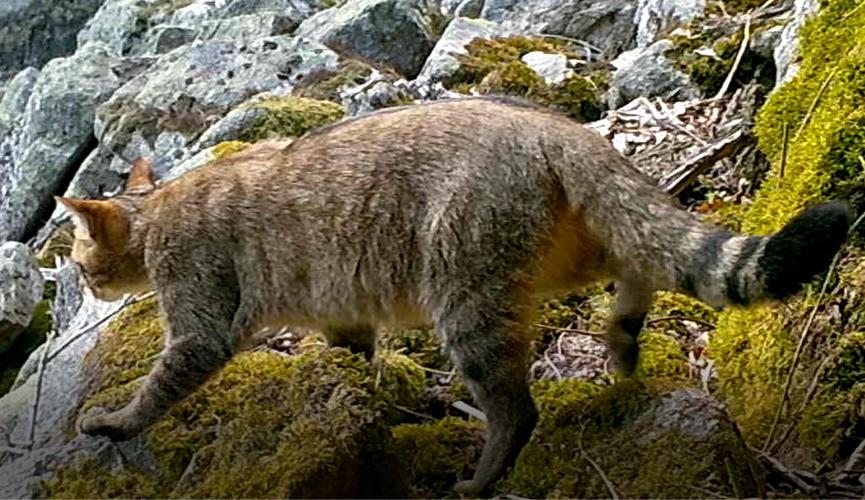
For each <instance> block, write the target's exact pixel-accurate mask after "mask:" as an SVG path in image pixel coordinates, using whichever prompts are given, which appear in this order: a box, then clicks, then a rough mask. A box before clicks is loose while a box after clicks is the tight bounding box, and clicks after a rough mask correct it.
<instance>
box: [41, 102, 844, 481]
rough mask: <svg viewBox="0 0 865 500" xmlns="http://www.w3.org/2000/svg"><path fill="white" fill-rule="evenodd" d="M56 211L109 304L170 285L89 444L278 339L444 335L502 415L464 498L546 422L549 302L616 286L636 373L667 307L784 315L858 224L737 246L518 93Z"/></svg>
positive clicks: (626, 356) (382, 116)
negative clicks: (682, 303) (645, 332)
mask: <svg viewBox="0 0 865 500" xmlns="http://www.w3.org/2000/svg"><path fill="white" fill-rule="evenodd" d="M58 201H59V202H61V203H63V204H64V205H65V206H66V207H67V208H68V209H69V210H70V212H71V213H72V215H73V218H74V223H75V227H76V239H75V243H74V246H73V252H72V260H73V261H74V262H76V263H77V264H78V265H79V266H80V268H81V271H82V273H83V276H84V280H85V281H86V283H87V285H88V286H89V287H90V288H91V289H92V291H93V293H94V294H95V295H96V296H97V297H99V298H103V299H105V300H113V299H116V298H118V297H120V296H122V295H123V294H125V293H131V292H136V291H140V290H144V289H147V288H148V287H152V288H153V289H155V290H156V291H157V292H158V296H159V300H160V303H161V307H162V310H163V314H164V316H165V319H166V320H167V324H168V325H169V333H168V340H167V343H166V348H165V351H164V354H163V356H162V357H161V359H160V360H159V361H158V362H157V364H156V365H155V367H154V368H153V370H152V371H151V373H150V374H149V376H148V377H147V379H146V381H145V382H144V384H143V385H142V386H141V388H140V389H139V390H138V392H137V393H136V394H135V396H134V398H133V399H132V401H131V402H130V403H129V404H128V405H127V406H126V407H124V408H123V409H121V410H118V411H116V412H114V413H110V414H107V415H96V416H88V417H86V418H85V419H84V420H83V421H82V422H81V428H82V430H83V431H84V432H86V433H89V434H97V435H107V436H109V437H111V438H113V439H128V438H130V437H132V436H135V435H136V434H138V433H140V432H141V431H142V430H144V429H145V428H147V427H148V426H149V425H151V424H152V423H154V422H155V421H157V420H158V419H159V418H160V417H161V416H162V415H163V414H164V413H165V412H166V410H168V409H169V408H170V407H171V406H172V405H173V404H175V403H177V402H178V401H179V400H181V399H182V398H183V397H185V396H186V395H188V394H189V393H190V392H192V391H194V390H195V389H196V387H198V386H199V385H200V384H201V383H202V382H204V381H205V380H206V379H207V378H208V377H209V376H210V375H211V374H213V373H214V372H215V371H217V370H218V369H219V368H220V367H221V366H222V365H223V364H224V363H225V362H226V361H227V360H228V359H230V358H231V356H232V355H233V354H234V353H235V352H236V351H237V350H238V349H239V348H240V346H241V345H243V344H244V342H246V341H248V340H249V339H250V338H252V335H253V333H255V332H256V331H259V330H261V329H262V328H264V327H267V326H273V325H296V326H304V327H313V328H317V329H319V330H322V331H323V332H324V333H325V335H326V336H327V337H328V338H329V339H330V340H331V342H332V343H333V344H335V345H343V346H348V347H350V348H353V349H355V350H359V351H365V352H371V351H372V349H373V346H374V341H375V331H376V328H377V327H379V326H381V325H400V324H404V325H414V324H419V323H431V324H432V325H433V326H434V328H435V330H436V332H437V333H438V335H439V336H440V338H441V339H442V341H443V344H444V346H445V349H446V351H447V352H448V353H449V355H450V357H451V359H452V360H453V362H454V364H455V365H456V366H457V367H458V368H459V369H460V370H461V372H462V374H463V376H464V378H465V380H466V383H467V385H468V387H469V389H470V390H471V392H472V394H473V396H474V398H475V401H476V402H477V404H479V405H480V407H481V408H482V409H483V410H484V412H485V413H486V415H487V418H488V427H487V441H486V444H485V447H484V449H483V453H482V457H481V459H480V463H479V465H478V467H477V470H476V472H475V474H474V477H473V478H472V479H471V480H467V481H462V482H460V483H458V484H457V485H456V487H455V490H456V491H457V492H459V493H463V494H467V495H477V494H480V493H482V492H483V491H485V490H486V489H487V488H488V487H489V486H490V485H491V484H492V483H493V482H494V481H495V480H496V479H497V478H499V477H500V476H501V474H502V473H503V471H504V470H505V469H506V468H507V467H509V466H510V465H512V464H513V462H514V460H515V459H516V457H517V455H518V454H519V452H520V450H521V449H522V448H523V446H524V445H525V443H526V442H527V440H528V439H529V437H530V434H531V433H532V430H533V428H534V426H535V423H536V420H537V411H536V409H535V405H534V403H533V401H532V398H531V397H530V395H529V389H528V385H527V382H526V376H527V347H528V344H529V335H528V333H527V325H528V324H530V323H531V321H532V317H533V314H534V313H535V310H536V307H535V306H536V304H537V301H538V300H539V299H541V298H544V297H549V296H554V295H555V294H559V293H562V292H566V291H573V290H577V289H579V288H580V287H582V286H585V285H587V284H590V283H592V282H595V281H597V280H613V281H615V284H616V292H617V302H616V304H615V307H614V309H613V311H612V315H611V318H610V320H609V326H608V328H607V332H606V335H607V340H608V342H609V345H610V347H611V349H612V351H613V354H614V357H615V359H616V364H617V366H618V368H619V370H620V371H622V372H623V373H626V374H627V373H630V372H632V371H633V369H634V366H635V364H636V362H637V357H638V352H639V351H638V344H637V341H636V338H637V335H638V333H639V331H640V329H641V327H642V324H643V321H644V318H645V316H646V312H647V310H648V308H649V306H650V304H651V302H652V296H653V293H654V292H655V291H658V290H672V291H677V292H682V293H685V294H688V295H690V296H693V297H696V298H698V299H701V300H703V301H705V302H706V303H708V304H711V305H713V306H716V307H723V306H726V305H730V304H734V305H746V304H752V303H755V302H759V301H764V300H781V299H784V298H787V297H789V296H790V295H792V294H794V293H796V292H797V291H798V290H799V289H800V288H801V286H802V284H803V283H805V282H807V281H809V280H810V279H812V278H813V277H814V276H815V275H816V274H819V273H821V272H823V271H824V270H825V269H826V268H827V267H828V265H829V263H830V261H831V259H832V258H833V256H834V254H835V253H836V252H837V251H838V249H839V248H840V246H841V245H842V243H843V242H844V241H845V239H846V234H847V230H848V226H849V224H850V212H849V209H848V208H847V207H846V205H843V204H840V203H835V202H830V203H825V204H822V205H818V206H815V207H811V208H809V209H807V210H806V211H804V212H802V213H801V214H799V215H798V216H797V217H796V218H794V219H793V220H792V221H790V222H789V223H788V224H787V225H786V226H785V227H784V228H783V229H782V230H781V231H780V232H778V233H776V234H774V235H770V236H747V235H739V234H733V233H731V232H729V231H725V230H722V229H719V228H717V227H714V226H712V225H709V224H707V223H704V222H701V221H700V220H698V219H697V218H695V217H694V216H692V215H691V214H690V213H688V212H686V211H684V210H682V209H679V208H677V207H675V206H673V205H672V204H671V203H670V202H669V201H668V199H667V197H666V195H665V194H664V193H662V192H661V191H660V190H659V189H658V188H657V187H656V186H655V185H654V184H653V183H652V182H651V180H649V179H648V178H646V177H644V176H643V175H642V174H640V173H639V172H638V171H636V170H635V169H634V168H633V167H632V166H631V165H630V164H629V162H628V161H627V160H626V159H625V158H624V157H623V156H621V155H620V154H619V153H618V152H617V151H616V150H615V149H613V148H612V146H611V145H610V143H609V142H608V141H607V140H606V139H604V138H602V137H600V136H598V135H596V134H595V133H593V132H592V131H590V130H588V129H586V128H584V127H583V126H581V125H579V124H577V123H574V122H573V121H571V120H569V119H567V118H566V117H564V116H562V115H559V114H556V113H553V112H549V111H547V110H543V109H539V108H536V107H534V106H531V105H527V104H524V103H522V102H518V101H510V100H505V99H501V98H466V99H458V100H450V101H438V102H433V103H427V104H422V105H414V106H406V107H399V108H391V109H388V110H383V111H379V112H375V113H371V114H369V115H366V116H362V117H356V118H351V119H346V120H343V121H341V122H339V123H337V124H334V125H331V126H327V127H324V128H322V129H319V130H316V131H313V132H311V133H309V134H307V135H306V136H303V137H301V138H299V139H296V140H294V141H293V142H290V143H283V142H279V141H276V142H274V141H270V142H264V143H259V144H256V145H253V146H250V147H249V148H248V149H246V150H245V151H242V152H240V153H237V154H235V155H232V156H228V157H225V158H223V159H220V160H218V161H215V162H213V163H211V164H209V165H206V166H204V167H201V168H199V169H198V170H195V171H193V172H190V173H188V174H186V175H184V176H182V177H180V178H179V179H176V180H174V181H171V182H168V183H165V184H164V185H161V186H159V187H157V186H156V184H155V182H154V180H153V176H152V173H151V171H150V167H149V164H148V163H147V162H146V161H143V160H139V161H136V162H135V165H134V167H133V169H132V171H131V173H130V176H129V179H128V182H127V186H126V189H125V191H124V192H123V193H122V194H120V195H119V196H116V197H114V198H111V199H108V200H76V199H66V198H58Z"/></svg>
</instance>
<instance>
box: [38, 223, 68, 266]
mask: <svg viewBox="0 0 865 500" xmlns="http://www.w3.org/2000/svg"><path fill="white" fill-rule="evenodd" d="M73 241H75V235H74V234H73V232H72V228H71V227H60V228H58V229H57V230H56V231H54V233H52V234H51V236H49V237H48V241H46V242H45V244H44V245H43V246H42V248H41V249H40V250H39V253H38V254H37V258H38V259H39V267H50V268H53V267H55V264H54V259H55V257H69V256H70V255H71V254H72V242H73Z"/></svg>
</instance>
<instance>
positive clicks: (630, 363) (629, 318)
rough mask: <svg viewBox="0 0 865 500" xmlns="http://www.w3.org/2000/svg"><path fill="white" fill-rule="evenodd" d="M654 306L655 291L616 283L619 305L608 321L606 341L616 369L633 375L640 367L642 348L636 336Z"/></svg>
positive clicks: (617, 302) (614, 307)
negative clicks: (653, 295) (638, 361)
mask: <svg viewBox="0 0 865 500" xmlns="http://www.w3.org/2000/svg"><path fill="white" fill-rule="evenodd" d="M651 305H652V292H651V291H650V290H647V289H645V287H642V286H640V285H637V284H634V283H630V282H627V281H617V282H616V305H615V306H613V311H612V314H611V316H610V319H609V320H608V324H607V331H606V340H607V344H608V345H609V346H610V349H611V350H612V351H613V359H614V361H615V366H616V369H617V370H618V371H619V372H620V373H622V374H625V375H630V374H631V373H633V372H634V369H635V368H636V367H637V360H638V359H639V354H640V346H639V344H638V343H637V336H639V334H640V330H642V328H643V323H644V322H645V320H646V314H647V313H648V311H649V307H650V306H651Z"/></svg>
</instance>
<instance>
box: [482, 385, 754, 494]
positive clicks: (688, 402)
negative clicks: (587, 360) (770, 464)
mask: <svg viewBox="0 0 865 500" xmlns="http://www.w3.org/2000/svg"><path fill="white" fill-rule="evenodd" d="M668 388H669V385H668V384H667V383H663V382H659V381H658V380H657V379H655V380H654V381H647V382H646V383H640V382H636V381H628V382H623V383H618V384H615V385H613V386H608V387H601V386H598V385H595V384H590V383H587V382H581V381H577V380H567V381H561V382H547V381H545V382H539V383H537V384H535V386H534V387H533V392H534V394H535V399H536V401H537V403H538V406H539V408H540V413H541V419H540V421H539V423H538V427H537V429H536V430H535V434H534V435H533V437H532V439H531V441H530V442H529V444H528V446H526V448H525V450H524V451H523V453H522V454H521V455H520V457H519V459H518V460H517V464H516V466H515V468H514V470H513V472H512V474H511V475H510V476H509V477H508V478H507V479H505V480H504V481H502V482H501V483H500V484H499V486H498V489H499V490H500V491H502V492H507V493H511V494H516V495H519V496H524V497H529V498H550V497H552V498H561V497H565V498H599V497H602V498H606V497H610V496H611V495H612V493H611V492H610V489H609V486H607V484H605V481H604V477H602V475H601V474H602V473H601V472H599V470H598V469H600V470H601V471H603V474H604V476H605V477H606V478H607V479H608V480H609V481H610V483H611V486H612V487H613V488H614V489H615V490H616V493H617V494H618V495H620V496H623V497H627V498H643V497H650V498H668V497H674V498H691V497H695V496H698V497H700V496H704V493H705V491H712V492H714V493H716V494H720V495H724V496H731V497H742V496H751V495H759V494H760V493H761V492H762V491H763V475H762V473H761V471H760V470H759V467H758V466H757V465H756V463H755V462H754V460H753V457H752V456H751V455H750V453H749V452H748V450H747V448H746V447H745V445H744V443H743V442H742V441H741V438H740V437H739V435H738V433H737V431H736V428H735V425H734V424H733V423H732V421H731V420H729V417H727V415H726V413H725V412H724V410H723V408H722V407H721V406H720V405H719V404H718V403H717V402H716V401H714V400H712V399H711V398H709V397H708V396H706V395H704V394H702V393H699V392H697V391H694V390H684V391H683V390H679V391H675V392H672V393H670V392H668ZM692 419H693V420H692Z"/></svg>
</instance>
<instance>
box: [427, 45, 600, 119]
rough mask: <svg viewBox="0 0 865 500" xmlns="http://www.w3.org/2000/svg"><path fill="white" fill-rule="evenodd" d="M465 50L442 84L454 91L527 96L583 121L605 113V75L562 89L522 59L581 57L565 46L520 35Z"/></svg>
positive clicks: (575, 79)
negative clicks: (535, 55)
mask: <svg viewBox="0 0 865 500" xmlns="http://www.w3.org/2000/svg"><path fill="white" fill-rule="evenodd" d="M466 51H467V54H461V55H458V56H457V60H458V61H459V64H460V67H459V69H458V70H457V71H456V72H455V73H454V75H453V76H451V77H450V78H448V79H447V80H446V81H445V82H444V84H445V86H446V87H448V88H451V89H452V90H455V91H458V92H462V93H470V92H471V91H472V90H475V91H477V92H480V93H482V94H507V95H513V96H520V97H525V98H528V99H530V100H532V101H534V102H537V103H538V104H541V105H543V106H548V107H551V108H554V109H556V110H558V111H561V112H563V113H566V114H568V115H569V116H571V117H572V118H575V119H577V120H580V121H589V120H595V119H597V118H599V117H600V114H601V112H602V111H603V109H604V108H603V101H602V99H601V96H602V95H603V93H604V92H605V91H606V89H607V81H608V78H609V75H608V73H607V71H605V70H597V71H592V72H589V73H587V74H576V75H573V76H571V77H569V78H568V79H566V80H565V81H563V82H561V83H559V84H555V85H547V84H546V82H544V80H543V78H541V76H540V75H538V74H537V73H536V72H535V71H534V70H532V69H531V68H530V67H529V66H527V65H526V64H525V63H523V62H522V61H521V60H520V58H521V57H522V56H524V55H525V54H528V53H529V52H534V51H541V52H546V53H551V54H563V55H565V56H566V57H569V58H573V57H577V56H576V54H574V53H573V52H571V51H570V50H569V47H568V44H567V42H564V41H561V40H551V39H543V38H531V37H520V36H512V37H506V38H498V39H493V40H486V39H481V38H478V39H475V40H473V41H471V42H470V43H469V44H468V45H466Z"/></svg>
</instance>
